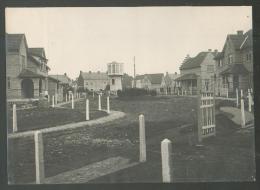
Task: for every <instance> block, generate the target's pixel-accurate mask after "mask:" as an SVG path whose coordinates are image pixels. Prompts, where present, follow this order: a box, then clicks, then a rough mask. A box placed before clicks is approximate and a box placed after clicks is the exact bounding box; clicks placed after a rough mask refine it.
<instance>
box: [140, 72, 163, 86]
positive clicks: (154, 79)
mask: <svg viewBox="0 0 260 190" xmlns="http://www.w3.org/2000/svg"><path fill="white" fill-rule="evenodd" d="M145 77H147V78H148V79H149V81H150V82H151V84H161V83H162V79H163V73H154V74H144V75H137V76H136V77H135V79H136V80H142V79H144V78H145Z"/></svg>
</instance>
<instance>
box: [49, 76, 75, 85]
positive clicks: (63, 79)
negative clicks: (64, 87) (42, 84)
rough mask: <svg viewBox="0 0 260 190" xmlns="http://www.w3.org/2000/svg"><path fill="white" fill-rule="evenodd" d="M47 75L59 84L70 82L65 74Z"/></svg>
mask: <svg viewBox="0 0 260 190" xmlns="http://www.w3.org/2000/svg"><path fill="white" fill-rule="evenodd" d="M49 77H50V78H53V79H56V80H58V81H59V82H60V83H61V84H70V83H71V79H70V78H69V77H68V76H66V75H49Z"/></svg>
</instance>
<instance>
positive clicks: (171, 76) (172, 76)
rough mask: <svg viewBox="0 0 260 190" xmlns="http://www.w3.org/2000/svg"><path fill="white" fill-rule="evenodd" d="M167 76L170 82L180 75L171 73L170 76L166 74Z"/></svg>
mask: <svg viewBox="0 0 260 190" xmlns="http://www.w3.org/2000/svg"><path fill="white" fill-rule="evenodd" d="M168 76H169V77H170V78H171V79H172V80H175V79H176V78H178V77H180V76H181V75H180V74H177V73H176V74H175V73H172V74H168Z"/></svg>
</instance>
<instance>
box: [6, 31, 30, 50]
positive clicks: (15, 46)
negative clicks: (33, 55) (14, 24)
mask: <svg viewBox="0 0 260 190" xmlns="http://www.w3.org/2000/svg"><path fill="white" fill-rule="evenodd" d="M24 38H25V35H24V34H6V48H7V50H8V51H18V50H19V49H20V45H21V42H22V40H23V39H24ZM25 44H26V46H27V42H26V39H25Z"/></svg>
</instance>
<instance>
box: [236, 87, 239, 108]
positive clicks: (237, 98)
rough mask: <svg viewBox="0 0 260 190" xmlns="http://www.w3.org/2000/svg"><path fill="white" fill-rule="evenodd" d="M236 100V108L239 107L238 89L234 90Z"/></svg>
mask: <svg viewBox="0 0 260 190" xmlns="http://www.w3.org/2000/svg"><path fill="white" fill-rule="evenodd" d="M236 100H237V107H238V106H239V96H238V89H237V88H236Z"/></svg>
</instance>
